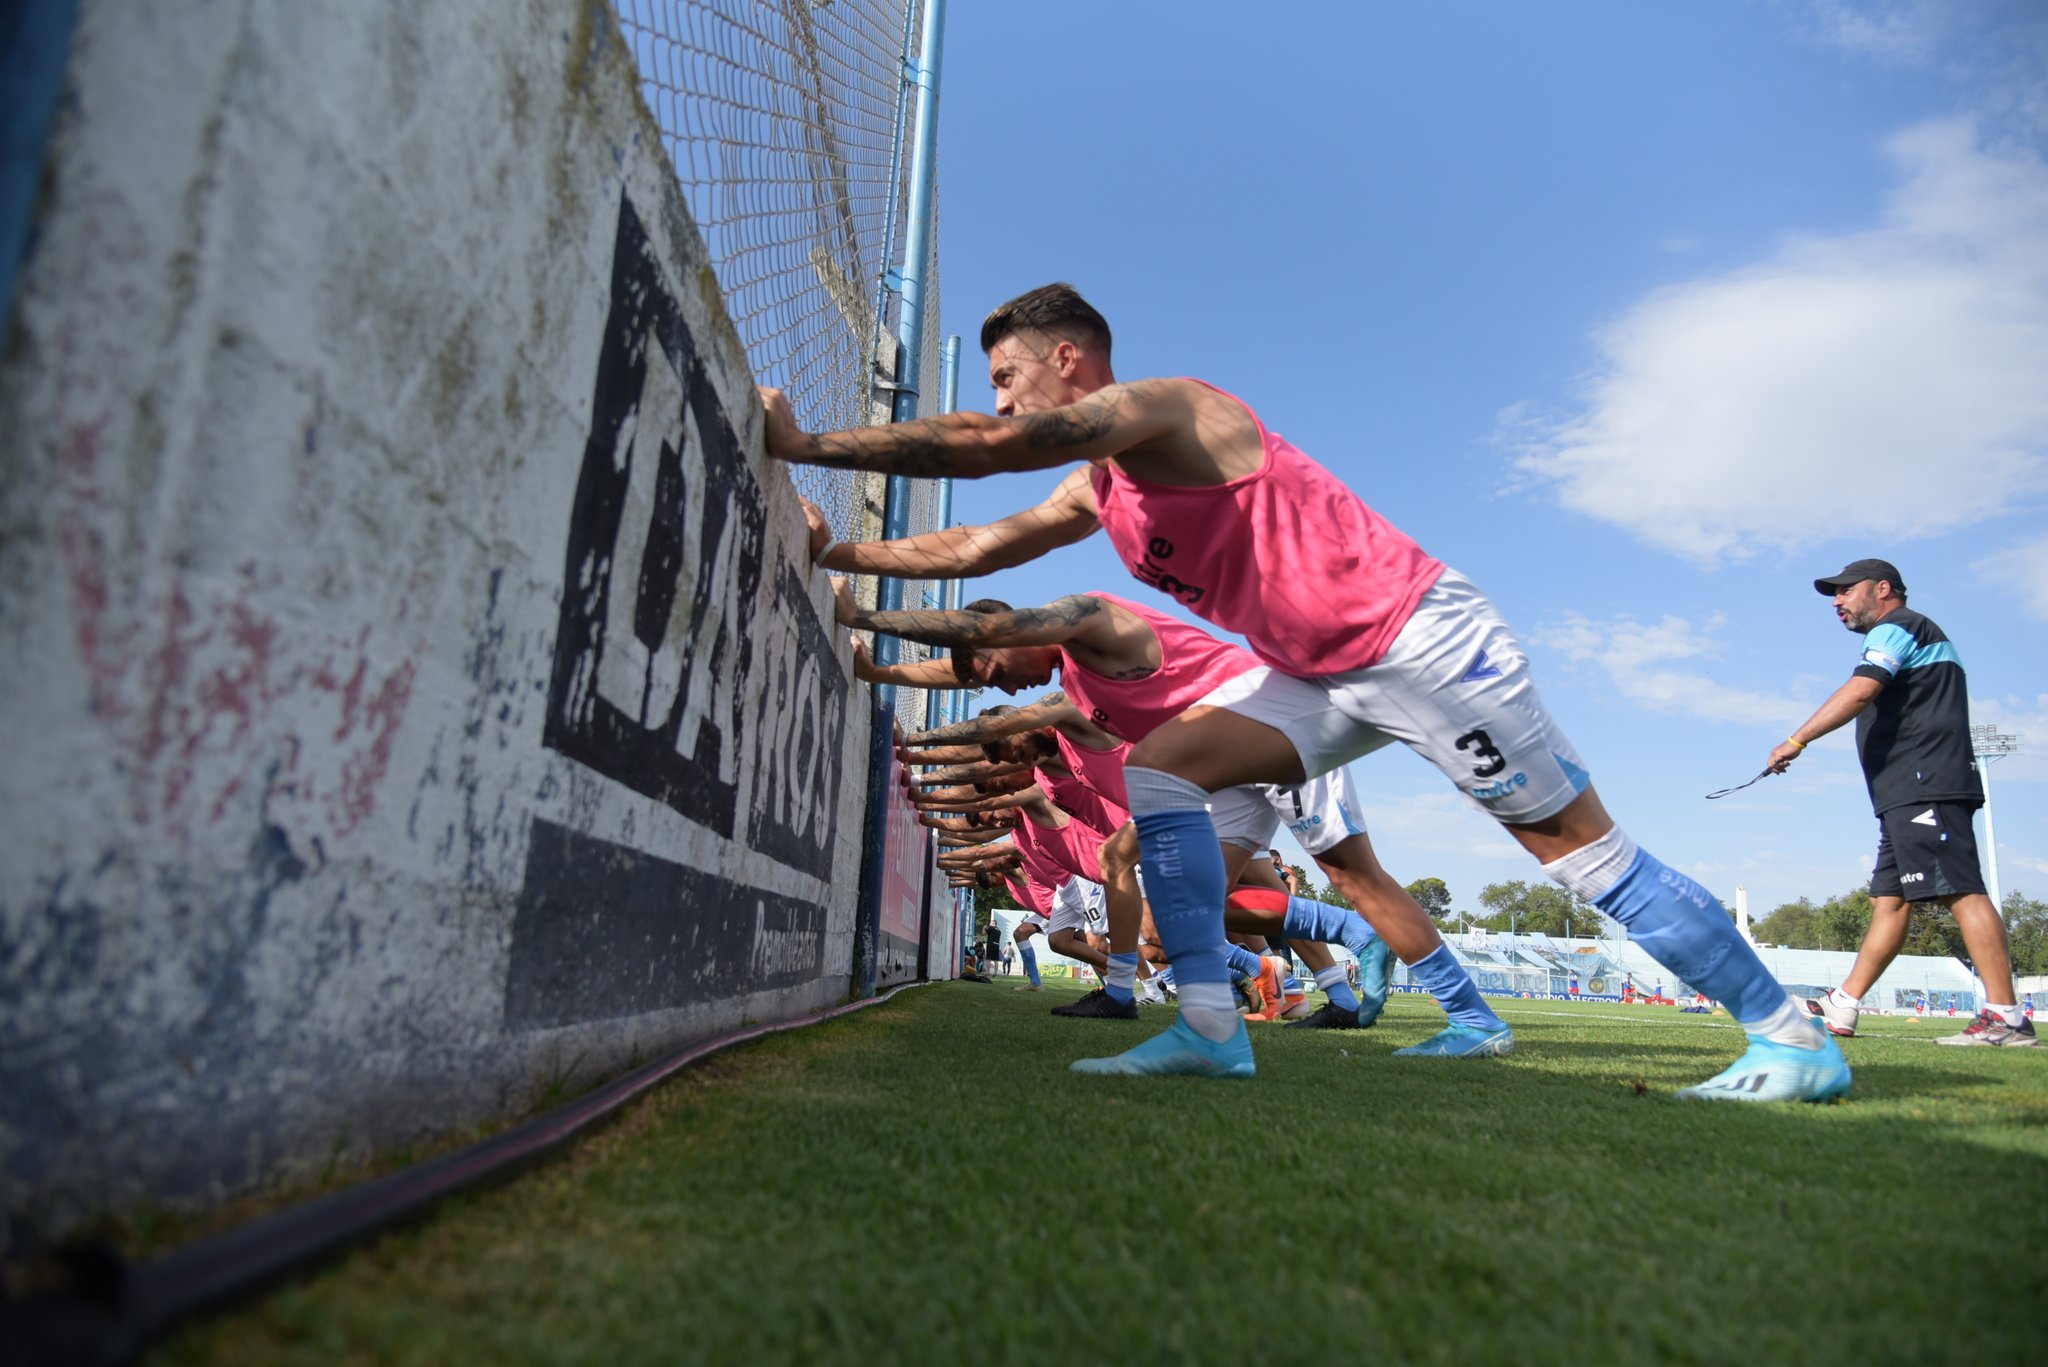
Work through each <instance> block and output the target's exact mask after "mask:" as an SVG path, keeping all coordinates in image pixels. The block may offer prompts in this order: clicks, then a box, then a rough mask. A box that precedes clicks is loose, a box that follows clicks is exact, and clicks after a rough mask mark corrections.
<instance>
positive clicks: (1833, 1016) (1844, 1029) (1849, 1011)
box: [1806, 987, 1857, 1038]
mask: <svg viewBox="0 0 2048 1367" xmlns="http://www.w3.org/2000/svg"><path fill="white" fill-rule="evenodd" d="M1856 1011H1857V1009H1856V1008H1855V1007H1853V1006H1851V1005H1849V1004H1848V1003H1847V1002H1845V1001H1842V1000H1841V999H1840V998H1839V997H1838V996H1837V995H1836V993H1835V989H1834V988H1832V987H1831V988H1829V989H1828V990H1827V991H1825V992H1823V993H1821V994H1820V995H1819V996H1818V997H1808V998H1807V999H1806V1013H1807V1014H1808V1015H1809V1016H1815V1017H1818V1018H1819V1020H1820V1023H1821V1025H1822V1026H1824V1027H1825V1028H1826V1030H1827V1032H1828V1033H1829V1034H1830V1035H1840V1036H1842V1037H1844V1038H1847V1037H1849V1036H1851V1035H1854V1034H1855V1033H1856Z"/></svg>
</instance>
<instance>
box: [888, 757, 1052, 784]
mask: <svg viewBox="0 0 2048 1367" xmlns="http://www.w3.org/2000/svg"><path fill="white" fill-rule="evenodd" d="M1032 767H1033V766H1031V765H1029V764H990V763H989V762H988V761H986V760H983V761H982V762H981V763H979V764H955V765H952V766H950V767H948V768H944V769H929V770H926V771H925V772H924V773H921V774H918V775H917V776H916V777H915V778H913V779H912V780H911V782H913V783H915V784H917V785H919V786H920V787H929V786H932V785H936V784H942V783H979V782H981V780H983V779H986V778H1005V777H1007V776H1009V775H1011V774H1024V773H1029V772H1030V771H1031V769H1032Z"/></svg>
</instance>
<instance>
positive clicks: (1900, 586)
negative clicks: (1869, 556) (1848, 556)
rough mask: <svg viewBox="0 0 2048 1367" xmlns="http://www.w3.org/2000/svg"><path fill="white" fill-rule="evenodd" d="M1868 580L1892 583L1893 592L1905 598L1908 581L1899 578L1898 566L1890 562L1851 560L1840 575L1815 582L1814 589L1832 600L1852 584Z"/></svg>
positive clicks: (1833, 575)
mask: <svg viewBox="0 0 2048 1367" xmlns="http://www.w3.org/2000/svg"><path fill="white" fill-rule="evenodd" d="M1866 579H1885V580H1889V581H1890V582H1891V586H1892V592H1893V593H1896V594H1898V595H1899V596H1900V597H1904V596H1905V593H1906V581H1905V580H1904V579H1901V578H1900V577H1899V568H1898V566H1896V565H1894V564H1892V562H1891V561H1889V560H1851V561H1850V562H1849V563H1848V564H1846V565H1844V566H1842V572H1841V573H1840V574H1831V575H1829V576H1828V577H1827V578H1825V579H1816V580H1814V581H1813V586H1814V588H1816V589H1818V590H1820V592H1821V593H1822V595H1823V596H1825V597H1828V598H1832V597H1834V596H1835V595H1836V594H1837V593H1840V592H1841V591H1842V590H1843V589H1846V588H1848V587H1849V586H1850V585H1851V584H1860V583H1862V582H1863V581H1864V580H1866Z"/></svg>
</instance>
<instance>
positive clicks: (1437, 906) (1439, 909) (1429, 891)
mask: <svg viewBox="0 0 2048 1367" xmlns="http://www.w3.org/2000/svg"><path fill="white" fill-rule="evenodd" d="M1407 890H1408V895H1409V896H1410V897H1413V898H1414V899H1415V904H1416V905H1417V906H1419V907H1421V908H1422V914H1423V915H1425V916H1427V917H1429V919H1430V920H1432V921H1435V922H1436V923H1437V924H1438V925H1442V924H1444V922H1446V921H1451V920H1455V919H1456V918H1455V917H1454V916H1452V914H1451V890H1450V889H1449V888H1448V887H1445V886H1444V880H1443V879H1441V878H1418V879H1416V880H1415V881H1414V882H1412V883H1410V884H1409V885H1408V889H1407Z"/></svg>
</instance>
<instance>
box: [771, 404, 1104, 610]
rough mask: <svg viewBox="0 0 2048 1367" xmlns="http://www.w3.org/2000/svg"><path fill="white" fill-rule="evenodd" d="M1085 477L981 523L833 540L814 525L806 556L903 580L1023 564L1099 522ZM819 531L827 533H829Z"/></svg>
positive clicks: (1070, 478) (1076, 475)
mask: <svg viewBox="0 0 2048 1367" xmlns="http://www.w3.org/2000/svg"><path fill="white" fill-rule="evenodd" d="M872 430H875V431H883V430H887V429H882V428H876V429H872ZM1088 476H1089V472H1088V471H1087V470H1075V471H1073V472H1071V473H1069V474H1068V475H1067V476H1066V477H1065V478H1063V479H1061V480H1060V482H1059V485H1058V487H1056V488H1055V489H1054V490H1053V491H1052V493H1051V495H1050V496H1048V497H1047V498H1046V500H1045V501H1044V502H1043V503H1036V504H1033V505H1032V506H1031V507H1029V508H1025V509H1023V510H1022V511H1021V512H1016V513H1012V514H1010V516H1008V517H1005V518H1001V519H999V520H998V521H995V522H990V523H986V524H984V525H981V526H974V527H947V528H945V529H943V530H941V531H935V532H921V533H919V534H918V535H916V536H907V537H901V538H899V539H897V540H894V541H858V542H850V543H849V542H842V543H840V544H838V545H828V544H827V541H825V540H820V539H819V536H820V535H821V533H820V532H819V531H818V530H817V529H816V528H814V529H813V533H812V547H811V552H812V555H811V558H812V560H813V562H814V563H816V564H819V565H822V566H824V567H825V568H826V569H829V570H834V571H839V572H842V573H843V572H849V571H850V572H852V573H856V574H892V575H896V576H898V577H899V578H904V579H966V578H972V577H973V576H975V575H980V574H988V573H991V572H992V571H995V570H1002V569H1010V568H1012V567H1014V566H1017V565H1023V564H1028V563H1029V562H1031V561H1033V560H1036V559H1038V558H1039V557H1040V556H1042V555H1047V554H1049V553H1051V552H1052V551H1055V550H1057V549H1059V548H1060V547H1061V546H1068V545H1072V544H1073V543H1074V542H1076V541H1079V540H1081V539H1082V538H1083V537H1086V536H1088V535H1089V534H1090V533H1092V532H1093V531H1095V529H1096V528H1097V527H1098V526H1100V525H1101V524H1100V523H1099V522H1098V521H1097V520H1096V516H1095V492H1094V490H1093V489H1092V488H1091V487H1090V485H1089V482H1088ZM820 517H821V518H822V514H821V515H820ZM823 534H824V535H826V536H827V537H828V538H829V532H826V533H823Z"/></svg>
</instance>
